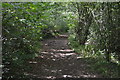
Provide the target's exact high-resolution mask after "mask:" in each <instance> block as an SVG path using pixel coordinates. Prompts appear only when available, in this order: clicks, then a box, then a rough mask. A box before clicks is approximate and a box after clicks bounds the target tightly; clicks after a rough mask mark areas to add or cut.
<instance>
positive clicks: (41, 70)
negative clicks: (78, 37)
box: [27, 35, 101, 79]
mask: <svg viewBox="0 0 120 80" xmlns="http://www.w3.org/2000/svg"><path fill="white" fill-rule="evenodd" d="M42 47H43V49H42V52H41V53H40V56H38V57H37V58H36V59H35V60H33V61H31V62H29V63H30V66H31V68H32V70H31V71H29V72H28V73H27V75H30V76H31V77H33V78H50V79H51V78H52V79H54V78H68V77H69V78H95V77H97V78H100V77H101V76H100V75H98V74H96V73H94V72H90V70H89V69H88V68H87V67H88V66H89V65H88V64H87V59H84V58H79V56H78V54H76V53H75V52H74V51H73V50H72V49H70V48H69V46H68V40H67V35H61V36H59V37H58V38H52V39H47V40H45V41H43V42H42Z"/></svg>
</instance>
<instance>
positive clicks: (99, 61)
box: [69, 35, 120, 78]
mask: <svg viewBox="0 0 120 80" xmlns="http://www.w3.org/2000/svg"><path fill="white" fill-rule="evenodd" d="M69 45H70V46H71V48H72V49H74V50H75V52H76V53H78V54H79V55H80V57H81V58H89V59H88V60H87V61H86V62H87V63H88V64H90V66H89V67H88V68H89V69H90V71H94V72H97V73H98V74H101V75H102V76H103V77H105V78H119V77H120V75H119V73H120V70H119V67H120V66H119V63H114V62H115V61H114V62H107V61H106V59H105V56H104V54H105V53H104V52H102V51H95V50H94V46H93V45H79V43H78V42H77V41H76V40H75V36H74V35H70V37H69ZM112 57H113V56H112Z"/></svg>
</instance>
